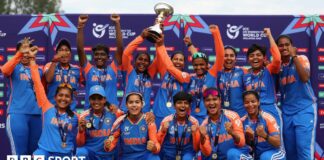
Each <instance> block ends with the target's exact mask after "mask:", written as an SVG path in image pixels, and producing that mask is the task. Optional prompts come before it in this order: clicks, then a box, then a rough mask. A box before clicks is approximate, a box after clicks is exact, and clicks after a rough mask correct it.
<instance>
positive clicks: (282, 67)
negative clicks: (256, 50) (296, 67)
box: [280, 59, 293, 101]
mask: <svg viewBox="0 0 324 160" xmlns="http://www.w3.org/2000/svg"><path fill="white" fill-rule="evenodd" d="M292 65H293V61H292V59H290V61H289V64H288V65H286V66H284V65H281V68H280V79H281V78H286V84H285V85H283V84H281V82H280V84H281V87H280V88H281V91H282V95H281V99H282V101H283V100H284V99H285V98H286V94H287V92H286V91H287V86H288V79H289V78H288V77H289V75H290V70H291V67H292ZM284 68H287V72H284Z"/></svg>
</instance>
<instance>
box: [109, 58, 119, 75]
mask: <svg viewBox="0 0 324 160" xmlns="http://www.w3.org/2000/svg"><path fill="white" fill-rule="evenodd" d="M110 67H111V68H112V69H113V71H114V73H115V75H116V76H117V71H118V65H116V63H115V61H112V62H111V64H110Z"/></svg>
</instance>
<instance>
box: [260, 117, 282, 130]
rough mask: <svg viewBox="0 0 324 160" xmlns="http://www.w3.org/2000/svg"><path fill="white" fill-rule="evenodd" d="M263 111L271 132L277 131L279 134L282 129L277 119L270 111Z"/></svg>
mask: <svg viewBox="0 0 324 160" xmlns="http://www.w3.org/2000/svg"><path fill="white" fill-rule="evenodd" d="M263 113H264V114H263V115H262V117H263V119H264V120H265V121H266V124H267V127H268V132H269V134H276V133H277V134H279V133H280V131H279V126H278V124H277V121H276V119H275V118H274V117H273V116H272V115H270V114H268V113H265V112H263Z"/></svg>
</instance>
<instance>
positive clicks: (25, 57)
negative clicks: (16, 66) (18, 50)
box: [20, 53, 30, 66]
mask: <svg viewBox="0 0 324 160" xmlns="http://www.w3.org/2000/svg"><path fill="white" fill-rule="evenodd" d="M29 62H30V58H29V53H23V57H22V58H21V60H20V63H21V64H23V65H24V66H28V65H29Z"/></svg>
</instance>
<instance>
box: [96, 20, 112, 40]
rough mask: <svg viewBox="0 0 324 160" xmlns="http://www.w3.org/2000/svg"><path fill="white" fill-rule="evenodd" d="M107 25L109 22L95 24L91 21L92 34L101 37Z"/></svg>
mask: <svg viewBox="0 0 324 160" xmlns="http://www.w3.org/2000/svg"><path fill="white" fill-rule="evenodd" d="M108 26H109V24H105V25H103V24H96V23H93V29H92V34H93V36H95V37H96V38H102V37H103V36H104V35H105V33H106V28H107V27H108Z"/></svg>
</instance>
